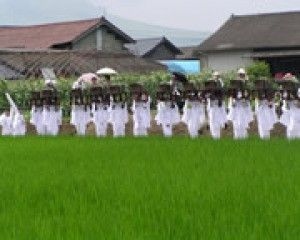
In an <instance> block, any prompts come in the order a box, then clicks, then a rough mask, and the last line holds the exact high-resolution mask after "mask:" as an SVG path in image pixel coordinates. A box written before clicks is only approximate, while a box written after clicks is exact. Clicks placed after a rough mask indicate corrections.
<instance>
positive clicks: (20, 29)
mask: <svg viewBox="0 0 300 240" xmlns="http://www.w3.org/2000/svg"><path fill="white" fill-rule="evenodd" d="M126 43H134V40H133V39H132V38H131V37H129V36H128V35H127V34H126V33H124V32H123V31H121V30H120V29H119V28H117V27H116V26H115V25H113V24H112V23H111V22H109V21H108V20H107V19H106V18H105V17H101V18H96V19H90V20H80V21H72V22H60V23H50V24H43V25H33V26H0V49H30V50H36V49H59V50H89V51H90V50H98V51H105V52H124V51H125V48H124V44H126Z"/></svg>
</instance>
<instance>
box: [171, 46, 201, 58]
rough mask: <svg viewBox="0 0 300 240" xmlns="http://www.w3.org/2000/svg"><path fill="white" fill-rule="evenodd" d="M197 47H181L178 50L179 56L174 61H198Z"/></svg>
mask: <svg viewBox="0 0 300 240" xmlns="http://www.w3.org/2000/svg"><path fill="white" fill-rule="evenodd" d="M197 47H198V46H187V47H181V48H180V51H181V54H179V55H177V56H176V59H181V60H199V58H198V55H197Z"/></svg>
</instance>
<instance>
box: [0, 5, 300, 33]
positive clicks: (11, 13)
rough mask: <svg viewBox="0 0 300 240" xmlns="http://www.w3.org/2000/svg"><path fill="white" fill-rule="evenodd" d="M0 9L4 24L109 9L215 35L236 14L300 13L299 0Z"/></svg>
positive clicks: (69, 17) (61, 18)
mask: <svg viewBox="0 0 300 240" xmlns="http://www.w3.org/2000/svg"><path fill="white" fill-rule="evenodd" d="M0 6H1V9H0V11H1V14H0V22H1V24H24V23H27V24H32V23H40V22H53V21H64V20H74V19H83V18H92V17H99V16H100V15H101V14H103V12H104V11H103V9H104V8H105V10H106V13H107V14H112V15H116V16H121V17H123V18H128V19H133V20H138V21H142V22H146V23H150V24H157V25H163V26H170V27H176V28H184V29H193V30H209V31H212V30H214V29H216V28H218V27H219V26H220V25H221V24H222V23H223V22H224V21H225V20H226V19H228V18H229V17H230V15H231V14H232V13H235V14H246V13H257V12H272V11H288V10H297V9H296V7H295V6H299V0H288V1H283V0H226V1H225V0H223V1H220V0H201V1H199V0H43V1H38V0H26V1H24V0H14V1H12V0H0ZM299 8H300V6H299V7H298V9H299ZM24 9H25V10H24Z"/></svg>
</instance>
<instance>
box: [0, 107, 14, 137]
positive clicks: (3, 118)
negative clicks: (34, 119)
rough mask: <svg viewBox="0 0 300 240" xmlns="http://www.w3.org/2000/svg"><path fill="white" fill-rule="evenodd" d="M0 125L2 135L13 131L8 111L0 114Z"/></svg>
mask: <svg viewBox="0 0 300 240" xmlns="http://www.w3.org/2000/svg"><path fill="white" fill-rule="evenodd" d="M0 126H1V128H2V132H1V135H2V136H10V135H12V133H13V129H12V118H11V116H10V114H9V111H5V112H4V113H2V114H1V115H0Z"/></svg>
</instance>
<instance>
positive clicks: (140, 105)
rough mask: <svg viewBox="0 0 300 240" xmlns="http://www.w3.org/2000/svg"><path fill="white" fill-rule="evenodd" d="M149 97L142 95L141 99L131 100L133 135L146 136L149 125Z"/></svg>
mask: <svg viewBox="0 0 300 240" xmlns="http://www.w3.org/2000/svg"><path fill="white" fill-rule="evenodd" d="M150 102H151V100H150V97H147V96H146V95H142V99H141V101H138V100H133V104H132V112H133V123H134V124H133V135H134V136H148V129H149V128H150V126H151V111H150Z"/></svg>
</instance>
